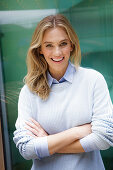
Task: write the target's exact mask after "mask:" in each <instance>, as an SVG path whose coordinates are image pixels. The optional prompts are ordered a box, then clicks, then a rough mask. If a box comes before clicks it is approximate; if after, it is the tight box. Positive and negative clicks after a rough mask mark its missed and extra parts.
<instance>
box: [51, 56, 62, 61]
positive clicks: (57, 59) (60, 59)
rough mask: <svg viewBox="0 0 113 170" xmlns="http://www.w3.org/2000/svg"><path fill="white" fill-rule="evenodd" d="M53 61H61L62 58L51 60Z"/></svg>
mask: <svg viewBox="0 0 113 170" xmlns="http://www.w3.org/2000/svg"><path fill="white" fill-rule="evenodd" d="M52 60H53V61H61V60H63V57H62V58H59V59H55V58H52Z"/></svg>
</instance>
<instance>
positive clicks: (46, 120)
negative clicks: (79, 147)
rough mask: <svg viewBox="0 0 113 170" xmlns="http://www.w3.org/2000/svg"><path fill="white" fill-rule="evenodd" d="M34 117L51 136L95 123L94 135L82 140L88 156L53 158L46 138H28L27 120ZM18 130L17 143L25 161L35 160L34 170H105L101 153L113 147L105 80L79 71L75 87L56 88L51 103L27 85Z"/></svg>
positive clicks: (112, 114) (112, 121) (111, 110)
mask: <svg viewBox="0 0 113 170" xmlns="http://www.w3.org/2000/svg"><path fill="white" fill-rule="evenodd" d="M30 117H32V118H34V119H35V120H37V121H38V122H39V123H40V124H41V126H42V127H43V128H44V129H45V130H46V131H47V133H48V134H55V133H58V132H61V131H64V130H66V129H69V128H71V127H74V126H79V125H82V124H86V123H90V122H92V133H91V134H90V135H88V136H86V137H84V138H83V139H81V140H80V142H81V144H83V145H84V143H85V147H84V150H85V151H86V152H85V153H80V154H54V155H52V156H49V152H48V144H47V138H46V137H39V138H38V139H34V138H33V137H30V136H28V135H26V130H25V128H24V126H25V120H29V118H30ZM16 129H17V130H16V131H15V132H14V142H15V143H16V146H17V147H18V148H19V151H20V153H21V155H22V156H23V157H24V158H25V159H33V166H32V170H36V169H39V170H76V169H77V170H104V165H103V162H102V159H101V156H100V152H99V150H104V149H107V148H109V147H110V145H111V146H113V108H112V103H111V99H110V96H109V91H108V88H107V84H106V82H105V80H104V78H103V76H102V75H101V74H100V73H99V72H97V71H95V70H93V69H85V68H82V67H79V68H78V70H77V71H76V72H75V73H74V76H73V80H72V83H70V82H68V81H66V82H63V83H60V84H52V87H51V92H50V96H49V98H48V100H47V101H43V100H41V99H40V98H39V97H38V96H37V95H36V94H33V93H31V92H30V90H29V89H28V87H27V85H25V86H24V87H23V88H22V90H21V92H20V96H19V103H18V119H17V122H16ZM75 135H76V134H75ZM41 141H43V142H41ZM42 143H43V144H44V145H42ZM43 146H44V147H43ZM37 155H38V156H39V157H43V158H42V159H41V160H40V159H39V157H38V156H37Z"/></svg>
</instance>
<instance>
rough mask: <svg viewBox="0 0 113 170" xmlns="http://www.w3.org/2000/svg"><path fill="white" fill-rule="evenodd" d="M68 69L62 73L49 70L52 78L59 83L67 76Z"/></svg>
mask: <svg viewBox="0 0 113 170" xmlns="http://www.w3.org/2000/svg"><path fill="white" fill-rule="evenodd" d="M66 69H67V67H66V68H65V69H64V70H62V71H56V70H52V71H51V70H49V72H50V74H51V76H52V77H53V78H55V79H56V80H57V81H59V80H60V79H61V78H62V77H63V76H64V74H65V72H66Z"/></svg>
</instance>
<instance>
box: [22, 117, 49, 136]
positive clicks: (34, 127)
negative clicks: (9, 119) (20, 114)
mask: <svg viewBox="0 0 113 170" xmlns="http://www.w3.org/2000/svg"><path fill="white" fill-rule="evenodd" d="M30 120H31V122H28V121H26V122H25V123H26V125H27V126H25V128H26V129H27V130H29V131H30V132H32V133H27V134H29V135H30V136H33V137H44V136H48V134H47V132H46V131H45V130H44V129H43V128H42V127H41V125H40V124H39V123H38V122H37V121H36V120H34V119H33V118H30Z"/></svg>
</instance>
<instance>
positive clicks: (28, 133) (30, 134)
mask: <svg viewBox="0 0 113 170" xmlns="http://www.w3.org/2000/svg"><path fill="white" fill-rule="evenodd" d="M26 134H27V135H29V136H32V137H34V138H36V137H37V136H35V135H33V134H32V133H30V132H27V133H26Z"/></svg>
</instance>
